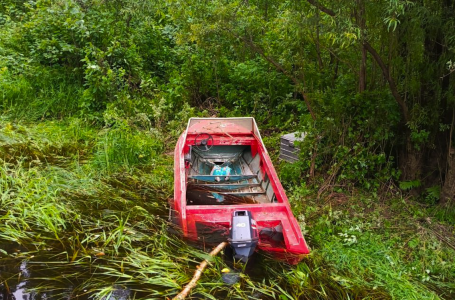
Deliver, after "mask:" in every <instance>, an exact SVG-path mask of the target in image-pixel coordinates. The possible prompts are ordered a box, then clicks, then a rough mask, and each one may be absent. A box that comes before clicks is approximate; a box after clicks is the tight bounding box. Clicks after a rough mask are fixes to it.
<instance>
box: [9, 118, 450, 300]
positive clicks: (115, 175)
mask: <svg viewBox="0 0 455 300" xmlns="http://www.w3.org/2000/svg"><path fill="white" fill-rule="evenodd" d="M271 141H273V139H270V140H269V142H271ZM172 146H173V145H172ZM170 150H172V147H171V146H168V147H166V146H165V143H164V142H162V139H160V138H159V136H157V134H152V133H151V132H150V131H149V130H145V129H143V130H140V129H137V128H134V127H130V126H129V125H127V124H125V125H124V126H123V127H122V126H114V127H112V128H94V127H90V126H87V125H86V124H85V123H84V122H83V121H81V120H80V119H77V118H71V119H68V118H67V119H66V120H64V121H45V122H40V123H24V122H20V123H14V122H11V121H8V120H6V119H5V120H2V121H0V155H1V156H0V163H1V168H0V221H1V222H0V249H1V250H0V263H1V264H3V265H7V266H11V268H12V269H11V270H10V271H9V273H8V272H6V273H2V275H1V276H2V277H1V278H0V281H1V282H2V283H3V284H5V283H8V284H9V286H14V285H15V284H17V276H18V274H17V273H18V272H19V270H18V269H17V268H14V267H13V266H18V265H20V262H24V261H25V262H26V263H27V266H28V269H29V271H30V272H31V274H32V275H31V278H29V279H28V280H29V281H30V282H32V283H34V284H33V285H32V286H33V289H34V290H35V292H37V293H40V292H44V291H49V290H52V291H54V296H55V298H59V297H60V298H62V297H66V296H65V295H66V294H65V293H68V286H69V285H71V286H72V294H71V297H73V298H81V299H83V298H84V297H87V296H91V297H93V298H94V299H108V298H109V297H110V296H109V295H111V296H112V295H114V296H115V295H117V293H121V292H125V293H127V294H128V295H129V296H128V297H130V298H134V299H163V298H164V297H166V296H167V297H172V296H173V295H176V294H177V293H178V292H179V290H180V289H181V288H182V286H183V285H184V284H185V283H187V282H188V281H189V280H190V278H191V277H192V275H193V272H194V269H195V266H196V265H197V264H198V263H199V262H200V261H201V260H202V259H204V258H205V257H206V253H205V252H204V249H203V246H202V245H195V244H188V243H187V242H186V241H184V240H183V239H182V238H181V237H179V236H178V235H176V234H175V233H173V231H169V230H168V229H169V227H172V225H171V224H169V223H168V222H167V215H168V211H167V199H168V198H169V197H171V195H172V188H173V171H172V170H173V168H172V165H173V157H172V155H167V154H165V153H168V152H170ZM285 183H286V182H285ZM287 186H291V185H290V184H289V185H287ZM315 193H316V192H315V191H314V190H313V189H312V188H309V187H307V186H305V185H301V186H300V187H296V186H294V187H292V188H289V190H288V195H289V198H290V201H291V204H292V207H293V209H294V213H295V215H296V216H297V218H298V219H299V221H300V224H301V227H302V229H303V231H304V232H305V235H306V238H307V240H308V242H309V244H310V246H311V247H312V254H311V255H310V256H309V257H308V258H306V259H305V260H304V261H302V262H301V263H300V264H299V265H297V266H294V267H291V266H287V265H284V264H282V263H278V262H275V261H273V260H271V259H269V258H267V257H265V256H263V255H259V256H258V258H257V261H256V263H255V265H254V267H253V268H252V269H250V270H248V269H247V270H245V272H243V273H242V274H241V277H240V280H239V282H238V283H236V284H234V285H226V284H224V283H223V280H222V278H221V272H220V271H221V270H222V269H223V268H225V267H227V264H228V263H227V262H226V261H224V260H223V259H222V257H218V258H215V259H213V260H212V262H211V266H210V267H209V268H208V269H207V270H206V272H205V273H204V275H203V277H202V279H201V281H200V283H199V284H198V286H197V288H196V289H195V291H194V292H193V296H195V297H196V295H198V297H201V298H206V299H221V298H223V299H451V298H453V297H454V293H455V286H454V284H453V282H455V278H454V277H455V251H454V250H453V249H452V248H451V247H449V246H448V245H447V241H446V242H444V241H442V240H441V238H439V237H438V236H436V235H435V234H434V232H441V231H442V230H444V233H445V236H449V237H450V235H452V236H453V231H454V227H453V226H454V223H453V219H451V210H450V208H448V209H445V210H441V209H439V210H435V209H433V208H424V207H422V206H420V205H418V204H414V203H412V202H409V201H407V202H406V201H404V200H403V199H401V198H400V196H399V195H395V194H394V195H389V196H388V199H389V200H387V201H384V200H379V199H373V198H371V197H370V195H368V194H367V195H364V194H362V193H359V192H354V193H351V194H350V195H348V196H347V195H344V194H342V193H335V194H332V195H325V196H323V197H321V199H320V200H315ZM427 216H428V217H429V218H430V220H429V221H428V220H427ZM449 242H450V240H449ZM14 248H20V249H22V251H21V252H17V251H15V250H14ZM4 274H8V276H7V275H4ZM44 279H46V280H44ZM48 279H50V280H48ZM58 295H60V296H58Z"/></svg>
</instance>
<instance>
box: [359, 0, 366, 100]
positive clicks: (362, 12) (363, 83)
mask: <svg viewBox="0 0 455 300" xmlns="http://www.w3.org/2000/svg"><path fill="white" fill-rule="evenodd" d="M357 5H358V13H357V23H358V25H359V28H360V39H361V44H360V53H361V60H360V72H359V93H363V92H364V91H365V89H366V86H367V49H366V48H365V41H366V37H365V30H366V20H365V3H364V1H363V0H357Z"/></svg>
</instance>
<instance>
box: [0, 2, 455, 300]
mask: <svg viewBox="0 0 455 300" xmlns="http://www.w3.org/2000/svg"><path fill="white" fill-rule="evenodd" d="M454 25H455V3H454V1H452V0H443V1H435V0H425V1H408V0H380V1H371V0H355V1H345V0H342V1H336V2H333V1H322V0H321V1H315V0H307V1H275V0H254V1H253V0H245V1H223V0H213V1H180V0H161V1H150V0H138V1H124V0H109V1H101V0H65V1H63V0H59V1H57V0H56V1H53V0H43V1H20V0H0V110H1V113H2V117H1V120H0V163H1V165H2V167H1V168H0V263H1V262H2V261H3V262H4V263H5V264H4V265H6V262H8V263H10V264H11V263H14V262H16V263H17V262H22V261H26V262H28V263H29V266H30V267H29V268H30V272H31V274H32V275H31V278H30V279H29V281H31V282H33V280H32V277H33V274H41V273H40V272H42V270H43V269H46V268H50V266H52V269H53V270H54V271H55V272H54V273H52V274H47V275H46V276H52V278H53V279H54V280H53V281H52V282H53V283H51V284H49V285H43V284H41V283H40V284H31V285H30V287H31V288H32V289H34V290H35V292H36V293H38V294H39V293H46V292H47V293H48V294H47V295H48V296H49V295H51V296H53V297H56V298H58V297H62V298H63V297H66V296H67V295H68V293H69V294H70V295H71V297H75V298H77V297H80V298H84V297H85V298H86V297H89V296H90V297H94V298H97V299H109V297H110V296H108V295H115V293H116V292H117V291H118V290H122V289H125V290H127V291H128V295H129V296H128V297H130V298H147V297H149V298H154V297H155V298H160V297H163V295H167V296H172V295H175V294H176V293H177V292H178V291H179V288H180V287H181V285H183V284H184V283H185V282H187V281H188V279H189V277H190V276H191V274H192V268H193V267H194V263H195V262H196V261H198V260H200V259H201V257H205V256H204V253H203V251H202V249H197V248H198V245H193V246H194V247H193V246H188V245H185V243H184V242H183V241H182V240H181V239H180V238H179V237H178V236H176V235H174V234H173V233H171V232H169V231H168V230H167V229H166V228H167V227H168V226H169V224H168V223H167V222H166V221H165V220H166V214H167V211H166V200H167V198H168V197H169V196H170V195H171V194H172V186H173V184H172V152H171V151H172V149H173V146H174V145H175V141H176V138H177V137H178V135H179V134H180V133H181V131H182V130H183V128H184V126H185V124H186V121H187V119H188V118H189V117H191V116H218V117H225V116H254V117H255V118H256V120H257V121H258V123H259V126H260V128H261V130H262V133H263V134H264V136H265V137H264V139H265V142H266V144H267V146H268V148H269V150H270V152H271V154H272V158H273V160H274V162H275V163H276V166H277V167H278V170H279V175H280V177H281V179H282V181H283V184H284V185H285V187H286V189H287V191H288V194H289V198H290V201H291V203H292V205H293V209H294V213H295V215H296V216H298V218H299V220H300V222H301V225H302V229H303V230H304V231H305V233H306V237H307V238H308V240H309V243H310V246H311V247H312V249H313V254H312V255H311V256H310V257H309V258H308V260H306V261H304V262H302V263H301V264H299V265H298V266H297V267H294V268H290V267H288V266H284V265H281V264H278V263H275V262H272V261H269V260H268V258H266V257H261V258H260V260H261V263H259V264H257V270H255V271H250V272H246V273H245V274H243V275H242V277H241V280H240V282H239V283H238V284H235V285H233V286H228V285H225V284H223V283H222V280H221V278H220V273H219V271H220V270H221V269H222V268H223V266H224V264H225V263H224V262H223V261H222V260H221V259H217V260H215V261H214V267H213V268H212V269H211V270H209V271H208V274H207V276H205V277H204V280H203V282H202V283H201V284H200V286H199V287H198V289H197V290H196V291H195V294H197V293H198V294H199V296H202V297H207V298H210V297H212V298H213V299H217V298H220V297H226V298H239V299H261V298H266V297H268V298H270V299H317V298H320V299H353V298H354V299H363V298H375V299H376V298H380V299H389V298H392V299H439V298H445V299H450V298H453V297H454V293H455V286H454V284H453V282H455V259H454V257H455V256H454V254H455V246H454V245H455V238H454V231H455V227H454V226H455V209H454V207H455V204H454V198H455V151H454V150H455V139H453V129H454V125H455V98H454V95H455V93H454V92H455V80H454V75H453V71H455V63H454V62H452V60H453V59H454V58H455V50H454V49H455V48H454V46H455V33H454V31H453V27H454ZM291 131H301V132H305V133H306V138H305V140H304V142H302V144H301V145H300V147H301V149H302V154H301V160H300V161H299V162H298V163H295V164H292V165H291V164H286V163H283V162H279V161H278V160H277V147H278V138H279V136H280V135H281V134H282V133H287V132H291ZM15 247H16V248H17V249H19V250H20V251H14V250H13V248H15ZM195 247H196V248H195ZM17 249H16V250H17ZM18 253H19V254H18ZM37 258H39V259H38V260H37ZM68 263H70V265H71V266H70V267H68ZM21 274H22V273H21ZM264 274H265V275H264ZM24 276H26V275H24ZM17 277H18V276H17V274H16V273H15V271H14V272H13V271H8V269H4V270H3V271H2V269H1V268H0V289H4V290H5V291H7V292H8V291H10V290H11V289H10V287H9V285H11V283H12V278H17ZM35 277H36V276H35ZM19 278H20V276H19ZM68 282H69V283H71V288H70V291H69V292H68ZM12 289H13V290H14V288H12ZM49 291H53V292H52V293H50V292H49ZM8 293H9V292H8ZM49 293H50V294H49ZM43 297H44V296H43ZM103 297H104V298H103Z"/></svg>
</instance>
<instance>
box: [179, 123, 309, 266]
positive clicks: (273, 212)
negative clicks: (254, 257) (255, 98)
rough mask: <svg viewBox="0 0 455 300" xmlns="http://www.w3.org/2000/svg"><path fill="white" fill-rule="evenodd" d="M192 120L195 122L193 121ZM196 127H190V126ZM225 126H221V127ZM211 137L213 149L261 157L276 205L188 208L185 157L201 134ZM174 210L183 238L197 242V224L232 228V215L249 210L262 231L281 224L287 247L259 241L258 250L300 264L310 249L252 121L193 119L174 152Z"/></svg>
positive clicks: (200, 206)
mask: <svg viewBox="0 0 455 300" xmlns="http://www.w3.org/2000/svg"><path fill="white" fill-rule="evenodd" d="M192 120H193V121H192ZM237 120H241V122H243V123H247V122H248V121H249V120H250V121H251V129H250V130H248V128H245V127H244V126H238V125H236V124H235V122H240V121H237ZM192 122H193V123H194V122H195V123H196V124H193V125H191V123H192ZM220 124H222V125H220ZM202 132H203V133H209V134H211V135H212V136H213V140H214V145H248V146H251V152H252V154H253V156H254V155H256V153H257V154H259V155H260V159H261V172H263V174H267V176H268V178H270V182H271V184H272V187H273V190H274V192H275V196H276V203H263V204H240V205H187V199H186V188H187V183H188V169H187V168H186V167H185V162H184V155H185V153H188V151H189V146H190V145H193V144H194V137H195V136H196V135H197V134H198V133H202ZM174 172H175V173H174V202H173V203H174V209H175V211H176V213H177V215H176V217H177V221H178V222H179V223H180V226H181V228H182V231H183V233H184V235H185V236H186V237H188V238H191V239H198V231H197V229H196V224H197V223H199V224H201V225H205V226H209V227H210V226H213V227H215V228H225V229H226V230H227V229H228V228H229V225H230V222H231V218H232V212H233V211H235V210H249V211H251V213H252V215H253V218H254V219H255V220H256V222H257V225H258V229H259V231H260V230H261V229H263V228H270V227H274V226H276V225H279V224H281V225H282V228H283V237H284V245H279V246H274V245H272V244H271V243H270V242H268V241H266V240H262V239H260V240H259V244H258V248H259V249H261V250H263V251H266V252H268V253H270V254H271V255H273V256H274V257H275V258H277V259H280V260H284V261H287V262H288V263H290V264H296V263H298V262H299V261H300V260H301V259H302V258H303V257H304V256H305V255H307V254H309V252H310V251H309V248H308V246H307V244H306V242H305V239H304V237H303V235H302V233H301V231H300V227H299V224H298V223H297V220H296V219H295V217H294V216H293V214H292V211H291V208H290V205H289V201H288V199H287V197H286V194H285V191H284V189H283V187H282V185H281V183H280V181H279V179H278V176H277V174H276V171H275V168H274V167H273V164H272V161H271V160H270V157H269V155H268V153H267V150H266V149H265V146H264V144H263V143H262V139H261V136H260V134H259V131H258V129H257V127H256V123H255V121H254V119H253V118H235V119H229V118H226V119H222V118H220V119H191V120H190V122H189V125H188V128H187V130H186V131H185V132H184V133H183V134H182V135H181V136H180V138H179V140H178V142H177V145H176V147H175V152H174Z"/></svg>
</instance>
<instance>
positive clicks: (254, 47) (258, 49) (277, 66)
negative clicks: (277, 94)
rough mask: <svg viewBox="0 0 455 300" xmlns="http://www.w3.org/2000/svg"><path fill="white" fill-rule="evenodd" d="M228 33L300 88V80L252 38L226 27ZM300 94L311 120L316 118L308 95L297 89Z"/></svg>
mask: <svg viewBox="0 0 455 300" xmlns="http://www.w3.org/2000/svg"><path fill="white" fill-rule="evenodd" d="M226 30H227V31H228V32H229V33H230V34H232V35H233V36H234V37H236V38H238V39H241V40H242V41H243V42H244V43H245V44H246V45H248V46H249V47H250V48H251V49H252V50H253V51H254V52H256V53H257V54H259V55H260V56H262V58H264V59H265V60H266V61H267V62H268V63H270V64H271V65H272V66H274V67H275V69H276V70H277V71H279V72H281V73H283V74H284V75H285V76H286V77H288V78H289V79H290V80H291V81H292V82H293V83H294V85H296V86H297V87H298V88H299V89H300V83H301V82H300V81H299V80H298V79H297V78H295V77H294V76H292V75H291V74H290V73H289V72H288V71H287V70H286V69H285V68H284V67H283V66H282V65H280V64H279V63H278V62H276V61H275V60H274V59H273V58H271V57H270V56H267V55H266V54H265V52H264V50H262V48H261V47H259V46H258V45H256V44H255V43H254V42H253V39H252V38H251V36H250V38H249V39H248V38H246V37H240V36H238V35H237V34H235V33H234V32H232V31H231V30H229V29H228V28H227V29H226ZM299 92H300V94H301V95H302V97H303V101H305V105H306V107H307V109H308V111H309V113H310V115H311V118H312V119H313V120H316V115H315V114H314V112H313V109H312V108H311V105H310V101H309V100H308V96H307V94H306V93H305V92H304V91H303V90H300V91H299Z"/></svg>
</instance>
